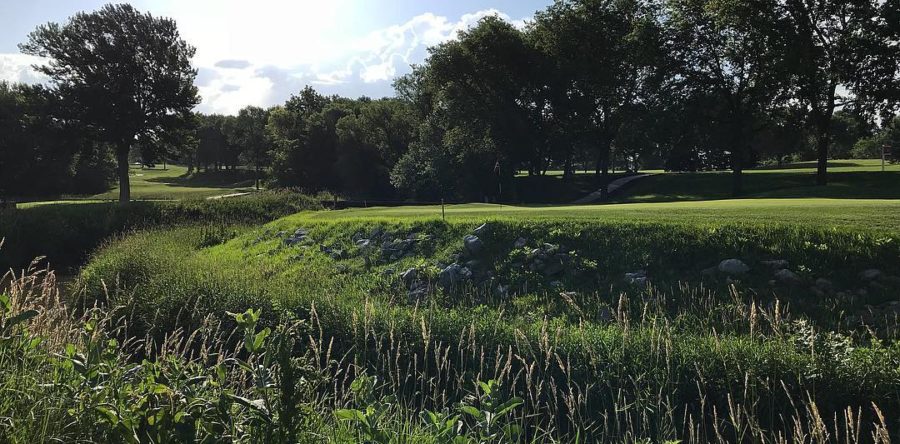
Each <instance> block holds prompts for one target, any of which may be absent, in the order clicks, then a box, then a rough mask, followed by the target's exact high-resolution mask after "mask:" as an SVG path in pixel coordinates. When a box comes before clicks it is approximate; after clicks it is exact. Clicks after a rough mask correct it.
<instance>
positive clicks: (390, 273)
mask: <svg viewBox="0 0 900 444" xmlns="http://www.w3.org/2000/svg"><path fill="white" fill-rule="evenodd" d="M394 273H395V271H394V269H393V268H385V269H384V271H382V272H381V275H382V276H384V277H391V276H393V275H394Z"/></svg>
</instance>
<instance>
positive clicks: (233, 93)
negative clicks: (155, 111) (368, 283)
mask: <svg viewBox="0 0 900 444" xmlns="http://www.w3.org/2000/svg"><path fill="white" fill-rule="evenodd" d="M218 1H225V3H228V4H227V5H221V4H219V3H218ZM269 1H274V0H257V1H254V2H252V3H251V2H244V1H238V0H216V1H213V0H200V1H197V2H194V1H191V2H183V1H180V0H178V1H176V0H162V3H158V4H156V6H157V7H156V8H154V9H155V13H157V14H159V15H164V16H172V17H175V18H176V20H177V21H178V25H179V29H180V30H181V33H182V35H183V37H184V38H185V39H186V40H187V41H189V42H191V43H192V44H193V45H195V46H196V47H197V56H196V57H195V59H194V64H195V66H196V67H197V69H198V71H199V75H198V77H197V81H196V84H197V87H198V89H199V91H200V95H201V97H202V103H201V104H200V105H199V106H198V110H199V111H201V112H207V113H213V112H214V113H224V114H234V113H236V112H237V111H238V110H239V109H240V108H242V107H244V106H247V105H255V106H271V105H275V104H278V103H281V102H283V101H284V100H286V99H287V98H288V97H289V96H290V95H291V94H292V93H297V92H299V91H300V89H301V88H302V87H303V86H304V85H307V84H309V85H313V86H314V87H316V88H317V89H320V90H322V91H323V92H324V93H327V94H343V95H351V96H352V95H359V94H365V95H369V96H373V97H378V96H381V95H385V94H390V93H391V87H390V84H391V82H392V80H393V79H394V78H396V77H397V76H399V75H402V74H405V73H407V72H409V70H410V68H409V66H410V64H414V63H421V62H423V61H424V60H425V58H426V57H427V50H426V49H427V48H428V47H429V46H434V45H437V44H439V43H441V42H445V41H448V40H451V39H454V38H456V36H457V33H458V32H459V31H461V30H466V29H469V28H470V27H472V26H473V25H475V24H476V23H477V22H478V20H480V19H482V18H484V17H487V16H491V15H497V16H499V17H501V18H503V19H504V20H507V21H509V22H511V23H513V25H515V26H517V27H520V28H521V27H524V25H525V19H517V20H513V19H511V18H510V17H509V16H508V15H506V14H504V13H502V12H500V11H498V10H496V9H486V10H481V11H476V12H473V13H469V14H465V15H462V16H461V17H459V18H458V19H457V20H451V19H449V18H447V17H445V16H440V15H435V14H433V13H424V14H420V15H417V16H415V17H413V18H411V19H409V20H408V21H406V22H405V23H402V24H398V25H393V26H388V27H385V28H382V29H378V30H375V31H373V32H370V33H368V34H367V35H366V36H365V37H362V38H354V37H353V36H351V35H349V34H346V33H344V32H343V30H342V29H341V28H340V27H337V26H333V24H334V23H342V19H346V17H341V16H340V15H339V14H340V12H341V7H340V5H341V4H343V3H346V0H331V1H329V2H328V4H327V5H324V4H322V3H320V2H318V1H298V2H291V3H289V4H288V5H289V7H290V8H293V9H296V11H293V12H291V11H283V13H280V14H276V15H272V14H269V13H268V12H266V11H267V8H265V7H262V6H261V5H260V4H259V3H260V2H262V3H267V2H269ZM167 2H168V3H167ZM333 2H336V3H337V4H338V6H337V7H334V5H332V3H333ZM280 5H281V7H284V6H285V3H280ZM351 9H352V8H351ZM346 11H347V10H346V9H345V12H346ZM38 62H40V59H38V58H36V57H31V56H26V55H22V54H0V80H9V81H15V82H29V83H38V82H42V81H45V80H46V78H45V77H44V76H43V75H40V74H38V73H36V72H35V71H34V70H33V69H31V68H30V65H32V64H34V63H38Z"/></svg>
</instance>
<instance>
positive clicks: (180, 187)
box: [88, 165, 253, 200]
mask: <svg viewBox="0 0 900 444" xmlns="http://www.w3.org/2000/svg"><path fill="white" fill-rule="evenodd" d="M216 173H217V175H216V176H213V175H212V174H209V175H205V174H202V173H201V174H199V175H197V174H195V175H193V176H188V175H187V168H186V167H183V166H179V165H168V166H167V167H166V169H162V168H161V167H157V168H151V169H142V168H140V167H136V166H132V167H131V170H130V179H131V198H132V199H140V200H176V199H198V198H205V197H211V196H220V195H224V194H232V193H241V192H248V191H252V190H253V181H252V180H246V179H243V178H239V177H237V175H232V176H234V177H232V178H229V177H227V176H225V175H224V173H230V171H219V172H216ZM118 197H119V187H118V186H116V187H113V188H112V189H111V190H109V191H107V192H105V193H100V194H96V195H93V196H88V199H94V200H104V199H117V198H118Z"/></svg>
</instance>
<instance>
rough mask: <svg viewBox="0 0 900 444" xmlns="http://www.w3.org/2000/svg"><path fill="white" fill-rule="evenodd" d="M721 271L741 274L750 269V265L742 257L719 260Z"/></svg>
mask: <svg viewBox="0 0 900 444" xmlns="http://www.w3.org/2000/svg"><path fill="white" fill-rule="evenodd" d="M718 268H719V271H721V272H722V273H725V274H727V275H729V276H740V275H742V274H744V273H747V272H748V271H750V267H748V266H747V264H745V263H744V261H742V260H740V259H725V260H724V261H722V262H719V267H718Z"/></svg>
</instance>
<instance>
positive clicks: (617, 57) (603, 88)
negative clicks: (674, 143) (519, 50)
mask: <svg viewBox="0 0 900 444" xmlns="http://www.w3.org/2000/svg"><path fill="white" fill-rule="evenodd" d="M656 25H657V21H656V18H655V16H654V11H653V9H652V8H651V7H650V4H649V2H645V1H640V0H615V1H610V0H562V1H558V2H556V3H554V4H553V5H551V6H550V7H549V8H548V9H547V10H546V11H542V12H539V13H538V14H537V16H536V18H535V23H534V25H533V27H532V29H531V32H532V33H535V34H536V35H535V37H534V38H535V40H536V41H537V44H538V46H539V47H540V48H541V49H542V50H543V51H544V52H545V53H546V54H547V56H548V57H549V58H550V59H551V60H552V61H553V62H554V70H553V71H554V73H553V75H554V78H552V79H550V82H549V84H548V86H549V87H551V88H553V90H554V92H553V93H552V100H551V102H552V103H553V105H552V107H553V110H554V112H555V113H556V115H557V116H559V117H560V118H565V119H566V120H567V121H568V123H567V124H565V125H562V126H563V128H564V131H565V133H569V134H572V135H574V136H575V137H576V140H573V141H571V142H567V143H569V144H574V143H578V142H579V141H581V142H586V143H589V144H590V145H592V146H593V147H594V148H595V159H596V173H597V176H603V178H604V179H605V177H606V175H607V174H608V172H609V167H610V160H611V148H612V146H613V144H614V143H615V141H616V138H617V136H618V135H619V132H620V130H621V128H622V125H623V123H624V122H625V121H626V120H627V119H629V118H630V116H632V115H633V113H634V112H635V110H636V109H639V108H640V107H641V106H642V103H643V102H644V100H645V99H646V98H647V96H648V95H651V94H652V93H653V91H654V90H655V89H656V84H657V81H658V80H659V78H658V77H657V74H658V73H659V71H658V70H657V69H656V68H657V67H659V58H660V56H661V54H660V48H661V42H660V41H659V37H660V32H659V29H658V27H657V26H656ZM579 139H580V140H579ZM605 182H606V180H603V181H602V183H605ZM603 189H604V190H605V185H604V188H603Z"/></svg>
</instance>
